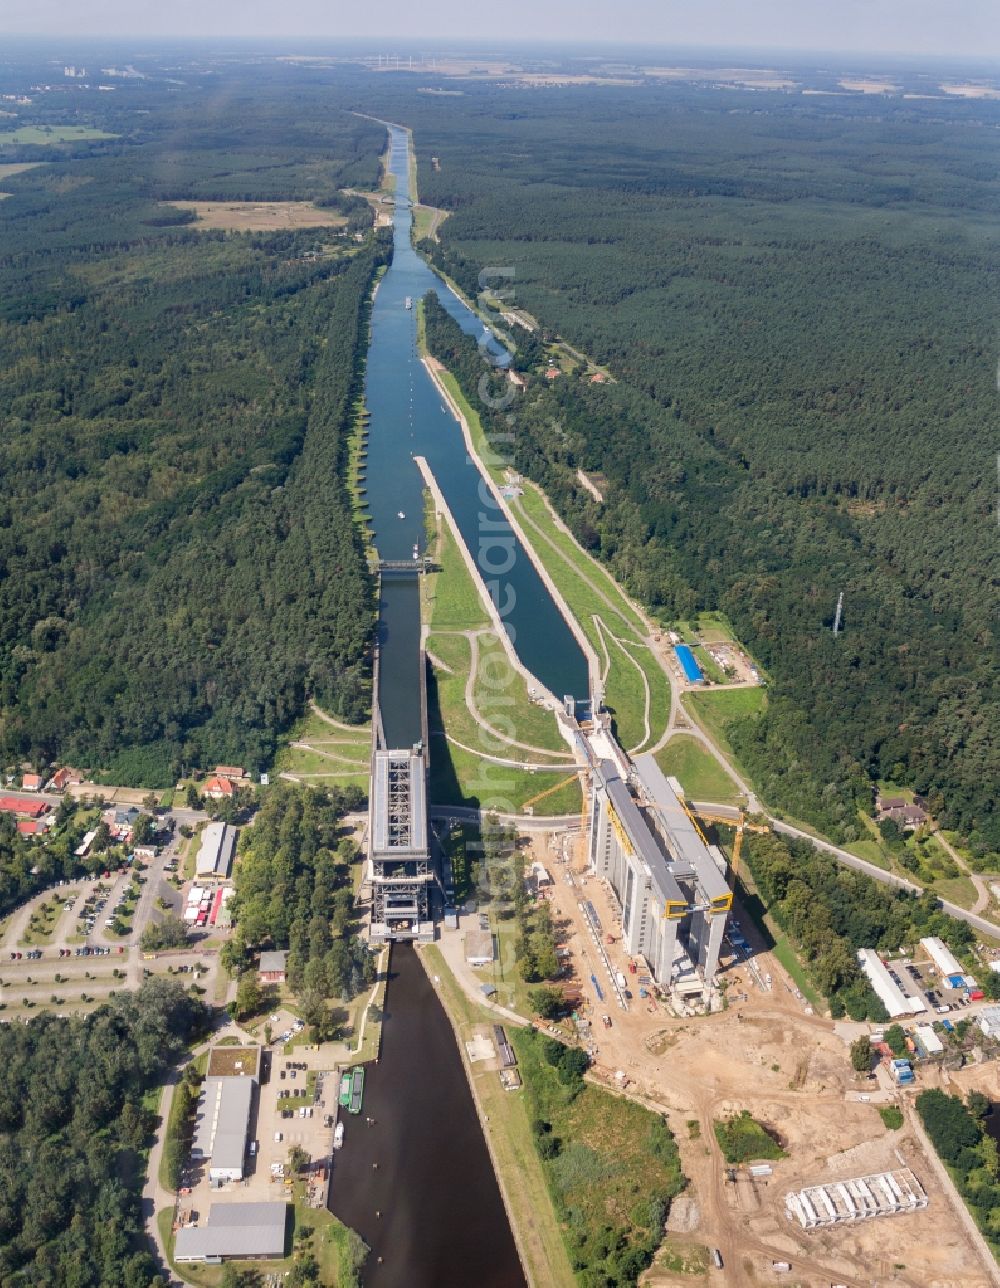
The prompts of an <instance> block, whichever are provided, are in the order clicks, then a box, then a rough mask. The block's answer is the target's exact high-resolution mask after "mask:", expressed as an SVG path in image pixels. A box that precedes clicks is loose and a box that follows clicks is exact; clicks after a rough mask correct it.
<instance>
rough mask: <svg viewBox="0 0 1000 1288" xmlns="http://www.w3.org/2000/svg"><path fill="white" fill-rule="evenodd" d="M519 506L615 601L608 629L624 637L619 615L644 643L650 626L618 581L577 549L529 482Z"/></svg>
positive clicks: (606, 612)
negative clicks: (616, 616)
mask: <svg viewBox="0 0 1000 1288" xmlns="http://www.w3.org/2000/svg"><path fill="white" fill-rule="evenodd" d="M518 505H519V506H520V507H521V508H522V509H523V510H524V512H525V513H526V514H527V515H528V517H529V518H530V519H531V520H532V522H533V523H535V524H536V525H537V526H538V527H539V528H541V529H542V531H543V532H544V533H545V535H546V537H547V538H548V539H549V541H550V542H551V543H552V545H554V546H555V547H556V548H557V549H558V551H559V553H560V555H561V556H562V558H563V560H564V561H565V562H566V563H568V564H569V565H571V566H572V567H573V568H574V569H575V570H576V572H577V573H579V574H581V575H582V576H584V577H586V578H587V579H588V580H589V581H592V582H593V583H594V584H595V585H596V586H597V588H598V589H599V590H600V591H601V592H602V594H604V595H605V596H606V597H607V598H608V599H609V600H610V601H611V603H612V605H613V609H614V611H613V612H612V610H610V609H609V608H608V607H607V605H606V604H605V605H604V609H603V611H604V615H605V616H606V617H607V618H608V619H609V621H608V625H609V626H611V628H612V630H613V631H614V633H615V634H616V635H621V634H622V633H623V632H622V631H620V630H619V629H618V628H617V626H615V624H614V615H615V614H617V615H618V616H619V617H620V618H621V619H622V621H623V623H624V624H625V625H626V626H627V627H628V628H630V630H631V632H632V633H633V634H634V635H635V636H636V638H637V639H640V640H641V639H644V638H645V637H646V634H647V629H646V625H645V623H644V622H643V621H642V619H641V618H640V617H639V615H638V613H636V612H635V610H634V609H633V608H632V606H631V604H630V603H629V602H628V600H627V599H626V598H625V596H624V595H623V594H622V592H621V589H620V587H619V586H618V583H617V582H616V581H615V579H614V577H612V575H611V573H610V572H609V571H608V570H607V568H605V567H604V565H603V564H601V563H599V562H598V561H597V560H596V559H594V558H593V557H592V556H591V555H588V554H585V553H584V551H583V550H581V548H580V547H579V545H577V543H576V541H575V540H574V538H573V536H572V535H571V534H570V533H569V532H567V531H565V529H563V528H561V527H560V526H559V525H558V524H557V523H556V521H555V519H554V518H553V516H552V511H551V510H550V509H549V506H548V505H547V504H546V501H545V497H544V495H543V493H542V491H541V489H540V488H539V487H538V486H537V485H536V484H534V483H531V482H528V483H527V484H526V486H525V489H524V493H523V495H522V496H520V497H519V498H518ZM539 554H540V555H541V556H542V558H543V562H544V554H543V552H541V551H539ZM626 633H627V632H626Z"/></svg>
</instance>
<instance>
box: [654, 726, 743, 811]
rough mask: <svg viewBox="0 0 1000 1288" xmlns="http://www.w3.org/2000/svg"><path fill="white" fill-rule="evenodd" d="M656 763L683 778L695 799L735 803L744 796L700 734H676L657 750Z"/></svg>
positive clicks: (669, 773)
mask: <svg viewBox="0 0 1000 1288" xmlns="http://www.w3.org/2000/svg"><path fill="white" fill-rule="evenodd" d="M656 763H657V764H658V765H659V766H660V768H661V769H662V770H663V772H664V773H665V774H667V775H668V776H671V775H672V776H673V777H675V778H677V779H679V781H680V784H681V786H682V787H683V788H684V791H685V793H686V795H687V796H688V798H689V799H691V800H696V801H716V802H718V803H719V804H722V805H734V804H736V803H737V802H739V801H740V800H741V799H742V796H741V795H740V792H739V789H738V788H737V786H736V784H735V783H734V782H733V780H732V779H731V778H730V777H729V775H728V774H727V773H726V771H725V770H724V769H723V768H722V766H721V765H720V764H719V762H718V761H717V760H716V759H715V757H714V756H712V755H711V754H710V753H709V752H707V751H706V750H705V748H704V747H703V746H702V745H701V743H700V742H699V741H698V739H697V738H692V737H690V736H688V735H685V734H677V735H675V736H674V737H673V738H671V739H670V741H669V742H668V743H667V745H666V746H665V747H662V748H661V749H660V750H659V751H658V752H657V753H656Z"/></svg>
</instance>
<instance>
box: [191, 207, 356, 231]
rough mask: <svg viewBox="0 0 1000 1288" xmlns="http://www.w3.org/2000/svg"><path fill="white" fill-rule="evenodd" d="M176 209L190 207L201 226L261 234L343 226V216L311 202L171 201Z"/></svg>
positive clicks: (344, 222) (344, 223) (344, 220)
mask: <svg viewBox="0 0 1000 1288" xmlns="http://www.w3.org/2000/svg"><path fill="white" fill-rule="evenodd" d="M168 204H169V205H170V206H172V207H174V208H175V209H177V210H190V211H193V213H194V215H195V223H196V224H197V226H198V227H200V228H206V229H208V228H218V229H222V230H223V231H225V232H239V233H263V232H276V231H279V230H282V229H285V230H295V229H300V228H343V227H344V226H345V225H346V224H347V220H346V218H345V217H344V216H343V215H341V214H340V213H339V212H338V211H336V210H324V209H322V208H321V207H319V206H315V205H313V203H312V202H311V201H171V202H169V203H168Z"/></svg>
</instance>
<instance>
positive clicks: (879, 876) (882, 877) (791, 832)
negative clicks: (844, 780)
mask: <svg viewBox="0 0 1000 1288" xmlns="http://www.w3.org/2000/svg"><path fill="white" fill-rule="evenodd" d="M713 808H715V807H714V806H713ZM720 808H721V807H720ZM771 825H772V827H773V828H774V830H775V831H776V832H779V833H781V834H782V835H784V836H795V837H798V838H799V839H800V840H803V841H809V842H811V844H812V845H814V846H815V847H816V849H817V850H822V851H823V852H824V853H826V854H831V855H832V856H833V857H834V858H835V859H836V860H837V862H838V863H842V864H843V865H844V867H845V868H854V870H855V871H856V872H863V873H864V874H865V875H866V876H869V877H871V878H872V879H873V880H875V881H880V882H881V883H882V884H883V885H888V886H894V887H895V888H896V889H898V890H910V891H912V893H914V894H923V886H919V885H917V884H916V883H915V882H913V881H907V880H906V878H905V877H898V876H896V874H895V873H894V872H886V871H885V869H884V868H880V867H877V866H876V865H875V864H874V863H868V862H867V861H866V860H865V859H859V858H858V856H857V855H856V854H851V853H850V852H849V851H848V850H842V849H841V848H840V846H838V845H833V844H832V843H831V842H830V841H821V840H820V839H819V838H818V837H815V836H813V835H811V833H809V832H803V831H802V830H801V829H800V828H798V827H792V825H791V824H790V823H784V822H782V821H781V819H777V818H772V819H771ZM938 902H939V903H940V904H941V907H942V908H943V909H944V910H945V912H947V913H948V914H949V915H950V916H952V917H957V918H958V920H959V921H965V922H967V923H968V924H969V925H970V926H971V927H972V928H973V930H978V931H979V933H980V934H981V935H990V936H992V937H993V938H996V937H998V936H1000V925H998V924H997V923H996V922H995V921H990V920H989V919H988V918H986V917H981V916H980V915H979V914H978V913H976V912H970V911H969V910H968V908H961V907H959V905H958V904H957V903H949V902H948V900H947V899H939V900H938Z"/></svg>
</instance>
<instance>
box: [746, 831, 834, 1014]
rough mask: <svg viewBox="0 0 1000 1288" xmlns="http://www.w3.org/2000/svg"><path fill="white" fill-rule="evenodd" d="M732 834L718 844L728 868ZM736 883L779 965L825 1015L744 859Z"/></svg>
mask: <svg viewBox="0 0 1000 1288" xmlns="http://www.w3.org/2000/svg"><path fill="white" fill-rule="evenodd" d="M733 835H734V833H729V838H730V839H729V840H728V841H723V842H721V848H722V850H723V852H724V853H725V856H726V860H727V862H728V863H729V865H730V868H731V867H732V852H733V843H732V837H733ZM744 843H745V842H744ZM739 885H740V891H739V899H740V905H741V906H742V907H743V909H744V910H745V911H746V913H747V915H748V916H749V917H750V919H751V920H752V921H753V923H754V925H755V926H756V927H757V931H758V933H759V934H760V936H761V938H762V939H763V940H764V942H765V943H766V944H767V945H768V947H769V951H770V952H771V953H772V954H773V955H774V956H775V958H777V960H778V962H779V963H780V965H781V966H783V967H784V968H785V971H786V972H787V973H788V975H789V977H790V978H791V980H792V983H793V984H794V985H795V987H796V988H797V989H798V990H799V992H800V993H801V994H802V996H803V997H804V998H805V999H806V1001H807V1002H808V1003H809V1005H810V1006H811V1007H812V1008H813V1010H814V1011H815V1012H816V1014H817V1015H826V1013H827V1010H828V1007H827V1004H826V1002H825V1001H824V999H823V997H822V995H821V994H820V992H819V990H818V989H817V988H816V987H815V985H814V984H813V982H812V980H811V979H810V978H809V974H808V972H807V971H806V968H805V966H804V965H803V964H802V961H801V959H800V958H799V955H798V953H797V952H796V951H795V949H794V948H793V947H792V943H791V940H790V939H789V938H788V936H787V935H786V934H785V932H784V931H783V930H782V929H781V927H780V926H779V925H778V923H777V922H776V921H775V920H774V918H773V917H772V916H770V914H769V913H768V912H767V910H766V908H765V907H764V903H763V900H762V899H761V897H760V895H759V894H758V893H757V887H756V885H754V880H753V877H752V875H751V874H750V870H749V868H748V866H747V864H746V862H745V861H744V862H743V864H742V865H741V867H740V875H739Z"/></svg>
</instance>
